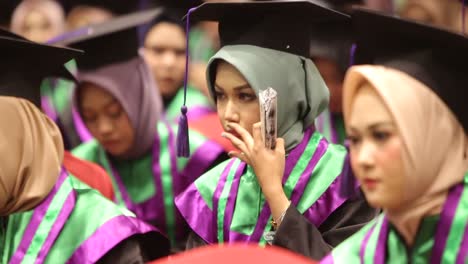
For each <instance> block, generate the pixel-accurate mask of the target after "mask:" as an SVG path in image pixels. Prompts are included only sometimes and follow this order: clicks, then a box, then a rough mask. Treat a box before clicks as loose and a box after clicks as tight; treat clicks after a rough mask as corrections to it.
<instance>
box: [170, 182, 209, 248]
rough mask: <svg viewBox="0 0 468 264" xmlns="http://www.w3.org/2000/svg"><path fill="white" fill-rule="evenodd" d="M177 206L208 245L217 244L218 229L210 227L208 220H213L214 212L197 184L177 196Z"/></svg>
mask: <svg viewBox="0 0 468 264" xmlns="http://www.w3.org/2000/svg"><path fill="white" fill-rule="evenodd" d="M175 204H176V206H177V209H179V212H180V213H181V214H182V216H183V217H184V219H185V221H186V222H187V223H188V225H189V226H190V228H191V229H192V230H193V231H194V232H195V233H197V235H198V236H200V237H201V238H202V239H203V240H205V242H206V243H208V244H215V243H216V230H217V229H216V227H215V226H213V225H210V223H211V222H210V221H207V220H206V219H213V215H215V214H214V211H212V210H211V209H210V208H209V207H208V205H207V204H206V203H205V201H204V200H203V197H202V196H201V195H200V192H199V191H198V190H197V187H196V186H195V184H192V185H190V187H189V188H188V189H187V190H185V191H184V192H183V193H181V194H180V195H179V196H177V197H176V199H175Z"/></svg>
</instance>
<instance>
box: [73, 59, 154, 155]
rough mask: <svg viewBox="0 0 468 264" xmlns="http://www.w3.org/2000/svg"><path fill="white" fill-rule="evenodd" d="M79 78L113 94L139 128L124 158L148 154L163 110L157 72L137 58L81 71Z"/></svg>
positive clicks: (134, 125)
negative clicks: (157, 84)
mask: <svg viewBox="0 0 468 264" xmlns="http://www.w3.org/2000/svg"><path fill="white" fill-rule="evenodd" d="M78 80H79V82H80V83H92V84H94V85H97V86H99V87H100V88H101V89H104V90H105V91H107V92H108V93H110V94H111V95H112V96H114V97H115V99H116V100H117V101H119V103H120V104H121V105H122V107H123V109H124V110H125V112H126V113H127V115H128V117H129V119H130V122H131V124H132V126H133V129H134V131H135V142H134V143H133V145H132V147H131V148H130V150H129V151H128V152H127V153H125V154H124V155H122V157H121V158H127V159H133V158H140V157H141V156H143V155H144V154H146V153H147V152H148V151H149V150H150V149H151V147H152V146H153V141H154V135H155V134H156V133H157V127H156V124H157V122H158V120H159V118H160V117H161V113H162V111H163V110H162V99H161V96H160V95H159V90H158V89H157V86H156V82H155V81H154V77H153V74H152V72H151V70H150V69H149V67H148V66H147V64H146V63H145V61H144V60H143V58H141V57H135V58H134V59H132V60H129V61H126V62H123V63H117V64H112V65H109V66H105V67H102V68H100V69H97V70H95V71H92V72H81V73H79V75H78ZM80 87H81V86H80V85H79V86H78V87H77V89H75V93H77V94H79V90H80ZM74 98H76V99H80V98H78V97H77V96H74ZM74 101H76V100H74ZM77 109H80V108H79V107H78V108H77Z"/></svg>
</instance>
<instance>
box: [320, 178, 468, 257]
mask: <svg viewBox="0 0 468 264" xmlns="http://www.w3.org/2000/svg"><path fill="white" fill-rule="evenodd" d="M467 223H468V177H467V176H465V181H464V182H463V183H460V184H458V185H456V186H454V187H453V188H452V189H451V190H450V192H449V195H448V197H447V200H446V202H445V204H444V207H443V209H442V212H441V214H440V215H434V216H427V217H425V218H424V219H423V220H422V222H421V224H420V226H419V229H418V231H417V234H416V238H415V240H414V241H415V242H414V245H413V246H412V247H408V246H407V245H406V243H405V241H404V239H403V238H402V237H401V236H400V235H399V234H398V231H397V230H396V229H395V228H394V227H393V226H392V225H391V223H390V222H389V221H388V219H387V217H386V216H385V214H382V215H381V216H379V217H378V218H377V219H376V220H374V221H372V222H371V223H369V224H367V225H366V226H365V227H364V228H363V229H361V230H360V231H359V232H358V233H356V234H355V235H353V236H352V237H350V238H349V239H347V240H346V241H345V242H343V243H342V244H341V245H339V246H338V247H337V248H336V249H334V250H333V251H332V253H331V254H330V255H328V256H327V257H326V258H324V259H323V260H322V262H321V263H324V264H332V263H351V264H352V263H376V264H383V263H442V264H449V263H457V264H462V263H468V224H467Z"/></svg>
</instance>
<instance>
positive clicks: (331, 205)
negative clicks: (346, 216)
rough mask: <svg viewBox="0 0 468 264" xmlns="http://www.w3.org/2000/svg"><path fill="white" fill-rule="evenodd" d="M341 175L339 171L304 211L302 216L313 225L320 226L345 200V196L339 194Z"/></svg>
mask: <svg viewBox="0 0 468 264" xmlns="http://www.w3.org/2000/svg"><path fill="white" fill-rule="evenodd" d="M343 177H344V176H343V173H341V175H340V176H338V177H337V178H336V179H335V180H334V181H333V182H332V184H330V186H329V187H328V188H327V190H326V191H325V192H324V193H323V194H322V195H321V196H320V197H319V198H318V199H317V201H315V203H314V204H313V205H312V206H311V207H310V208H309V209H307V211H305V212H304V217H306V218H307V219H308V220H309V221H310V222H311V223H313V224H314V225H316V226H320V225H321V224H322V223H323V221H325V220H326V219H327V217H329V216H330V215H331V214H332V213H333V212H334V211H335V210H336V209H337V208H338V207H340V206H341V205H342V204H343V203H344V202H345V201H346V199H345V198H342V197H341V196H340V195H339V189H340V182H341V181H342V180H343Z"/></svg>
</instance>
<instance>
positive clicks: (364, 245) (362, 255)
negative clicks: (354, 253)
mask: <svg viewBox="0 0 468 264" xmlns="http://www.w3.org/2000/svg"><path fill="white" fill-rule="evenodd" d="M376 225H377V222H376V223H375V224H374V225H373V226H372V227H371V228H370V229H369V231H367V233H366V235H365V236H364V240H363V241H362V244H361V248H360V249H359V258H360V260H361V263H362V264H363V263H366V262H365V256H366V248H367V244H368V242H369V239H370V237H371V236H372V233H373V232H374V229H375V226H376Z"/></svg>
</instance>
